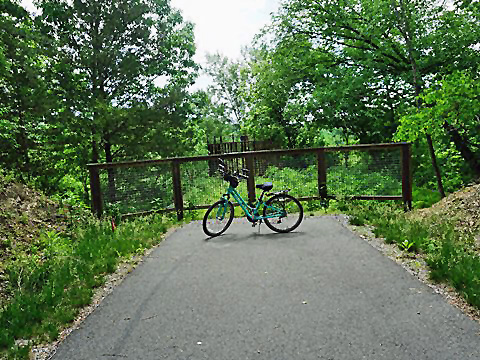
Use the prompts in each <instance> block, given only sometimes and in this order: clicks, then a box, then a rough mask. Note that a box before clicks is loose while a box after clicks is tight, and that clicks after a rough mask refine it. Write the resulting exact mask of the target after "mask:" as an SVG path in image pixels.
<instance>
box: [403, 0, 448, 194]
mask: <svg viewBox="0 0 480 360" xmlns="http://www.w3.org/2000/svg"><path fill="white" fill-rule="evenodd" d="M399 5H400V8H401V10H402V16H403V28H402V27H401V25H402V24H401V23H400V22H401V19H400V16H399V14H398V12H397V17H398V19H399V24H398V26H397V28H398V29H399V30H400V32H401V33H402V35H403V38H404V39H405V43H406V44H407V47H408V57H409V60H410V65H411V66H412V76H413V85H414V87H415V97H416V99H417V100H416V102H417V108H418V109H419V110H420V107H421V100H420V98H419V96H420V93H421V90H422V89H421V85H420V81H419V80H420V79H418V70H417V62H416V60H415V56H414V52H413V47H412V39H411V36H412V31H411V29H410V27H409V25H408V21H407V19H406V12H405V7H404V4H403V1H402V0H400V2H399ZM425 136H426V138H427V143H428V149H429V150H430V157H431V159H432V166H433V170H434V171H435V176H436V178H437V188H438V192H439V193H440V195H441V196H442V198H443V197H445V191H444V190H443V183H442V175H441V173H440V168H439V167H438V163H437V156H436V155H435V149H434V148H433V141H432V137H431V136H430V135H429V134H428V133H425Z"/></svg>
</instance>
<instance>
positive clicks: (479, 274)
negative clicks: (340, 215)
mask: <svg viewBox="0 0 480 360" xmlns="http://www.w3.org/2000/svg"><path fill="white" fill-rule="evenodd" d="M346 207H347V208H348V210H347V211H346V212H347V213H348V214H349V216H350V223H351V224H352V225H358V226H362V225H365V224H369V225H373V226H374V230H373V231H374V234H375V235H376V236H378V237H382V238H384V239H385V242H387V243H395V244H397V245H398V246H399V247H400V248H402V249H403V250H406V251H411V252H417V253H421V254H423V255H424V256H425V259H426V262H427V264H428V265H429V267H430V269H431V271H430V277H431V279H432V280H434V281H437V282H446V283H449V284H451V285H452V286H453V287H454V288H455V289H456V290H457V291H458V292H459V293H460V294H461V295H462V296H463V297H464V298H465V300H466V301H467V302H468V303H469V304H470V305H473V306H475V307H476V308H479V309H480V256H479V254H478V253H477V252H476V251H475V248H474V246H473V244H474V239H473V234H472V233H470V232H468V231H458V229H457V228H456V227H455V224H454V222H453V219H445V218H441V217H439V216H433V215H432V216H429V217H425V218H415V217H412V216H409V215H408V213H405V212H404V210H403V207H401V206H394V205H391V204H386V203H379V202H370V203H362V202H360V201H357V202H350V203H349V206H346Z"/></svg>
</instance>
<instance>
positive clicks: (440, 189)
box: [425, 134, 445, 198]
mask: <svg viewBox="0 0 480 360" xmlns="http://www.w3.org/2000/svg"><path fill="white" fill-rule="evenodd" d="M425 136H426V138H427V143H428V149H429V150H430V155H431V159H432V166H433V170H434V171H435V175H436V177H437V188H438V192H439V193H440V195H441V196H442V198H444V197H445V191H444V190H443V183H442V174H441V173H440V168H439V167H438V164H437V157H436V156H435V149H434V148H433V142H432V137H431V136H430V135H429V134H425Z"/></svg>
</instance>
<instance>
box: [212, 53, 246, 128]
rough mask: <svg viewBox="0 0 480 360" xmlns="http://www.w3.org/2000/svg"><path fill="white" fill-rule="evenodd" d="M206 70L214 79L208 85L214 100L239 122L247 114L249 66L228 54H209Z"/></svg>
mask: <svg viewBox="0 0 480 360" xmlns="http://www.w3.org/2000/svg"><path fill="white" fill-rule="evenodd" d="M205 72H206V73H207V74H208V75H210V76H211V77H212V79H213V84H212V85H210V86H209V87H208V92H209V93H210V94H211V98H212V101H213V102H214V103H216V106H217V107H223V108H224V109H225V114H226V116H227V117H228V119H229V120H230V122H231V123H236V124H239V123H241V122H242V121H243V119H244V118H245V115H246V110H247V109H246V103H245V91H246V89H245V85H246V80H247V77H248V68H247V66H246V64H245V63H243V61H233V60H230V59H228V58H227V57H226V56H222V55H220V54H219V53H217V54H213V55H212V54H207V65H206V67H205Z"/></svg>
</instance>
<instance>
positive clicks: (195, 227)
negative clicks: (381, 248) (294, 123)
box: [53, 217, 480, 360]
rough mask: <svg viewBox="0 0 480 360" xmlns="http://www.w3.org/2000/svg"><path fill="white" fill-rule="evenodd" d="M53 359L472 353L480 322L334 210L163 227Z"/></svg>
mask: <svg viewBox="0 0 480 360" xmlns="http://www.w3.org/2000/svg"><path fill="white" fill-rule="evenodd" d="M53 359H62V360H64V359H76V360H77V359H85V360H87V359H88V360H92V359H102V360H105V359H219V360H236V359H242V360H246V359H275V360H283V359H285V360H292V359H325V360H327V359H328V360H340V359H355V360H357V359H374V360H375V359H389V360H392V359H405V360H407V359H408V360H412V359H415V360H422V359H434V360H443V359H445V360H447V359H448V360H454V359H461V360H463V359H480V325H479V324H478V323H477V322H475V321H473V320H471V319H469V318H467V317H466V316H465V315H463V314H462V313H461V312H460V311H459V310H458V309H456V308H454V307H452V306H451V305H449V304H448V303H446V301H445V300H444V299H443V298H442V297H441V296H440V295H438V294H435V293H434V292H433V291H432V290H431V289H430V288H429V287H428V286H426V285H424V284H423V283H421V282H420V281H419V280H417V279H416V278H415V277H413V276H412V275H410V274H409V273H407V272H406V271H405V270H404V269H403V268H401V267H400V266H399V265H397V264H395V263H394V262H393V261H391V260H390V259H388V258H386V257H385V256H384V255H382V254H381V253H380V252H378V251H377V250H376V249H374V248H373V247H371V246H370V245H369V244H368V243H366V242H365V241H364V240H362V239H360V238H359V237H358V236H356V235H355V234H353V233H352V232H350V231H349V230H348V229H347V228H345V227H344V226H343V225H342V224H341V223H340V222H338V221H336V220H335V219H333V218H331V217H314V218H307V219H305V220H304V222H303V223H302V225H301V226H300V227H299V228H298V229H297V230H296V231H295V232H293V233H290V234H275V233H273V232H271V231H270V230H269V229H268V228H267V227H265V226H262V228H261V229H260V232H258V228H252V227H251V226H250V224H249V223H246V222H245V221H244V220H236V219H235V220H234V223H233V224H232V226H231V227H230V229H228V231H227V232H226V233H225V235H223V236H220V237H217V238H213V239H210V240H207V239H206V237H205V235H204V234H203V232H202V230H201V224H200V223H198V222H197V223H191V224H188V225H185V226H184V227H182V228H180V229H178V230H176V231H175V232H174V233H173V234H171V235H170V236H169V237H168V238H167V239H166V240H165V241H164V242H163V243H162V244H161V245H160V246H159V247H158V248H157V249H156V250H155V251H153V252H152V253H151V254H150V255H149V256H148V257H147V258H146V259H145V261H144V262H143V263H142V264H141V265H140V266H138V267H137V268H136V269H135V270H134V271H133V272H132V273H131V274H129V275H128V276H127V278H126V279H125V280H124V281H123V282H122V283H121V285H120V286H118V287H117V288H116V289H115V290H114V291H113V293H112V294H111V295H109V296H108V297H107V298H106V299H105V300H104V301H103V302H102V304H101V305H100V306H99V307H98V308H97V309H96V310H95V311H94V312H93V313H92V314H91V315H90V316H89V317H88V318H87V319H86V320H85V322H84V323H83V324H82V325H81V327H80V328H79V329H78V330H76V331H74V332H72V334H71V335H70V336H69V337H68V338H67V339H66V340H65V341H64V342H63V343H62V344H61V345H60V347H59V348H58V350H57V353H56V355H55V356H54V357H53Z"/></svg>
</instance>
